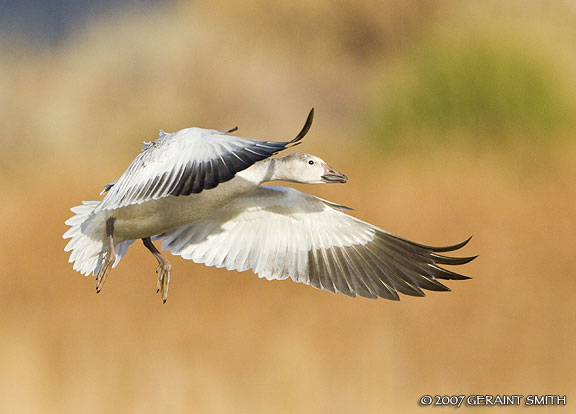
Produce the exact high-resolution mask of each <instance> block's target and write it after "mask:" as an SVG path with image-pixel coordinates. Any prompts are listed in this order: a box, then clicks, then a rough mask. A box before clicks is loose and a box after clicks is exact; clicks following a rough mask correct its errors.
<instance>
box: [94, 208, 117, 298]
mask: <svg viewBox="0 0 576 414" xmlns="http://www.w3.org/2000/svg"><path fill="white" fill-rule="evenodd" d="M114 220H115V219H114V217H110V218H109V219H108V220H107V221H106V242H105V243H106V244H107V246H106V255H105V256H104V263H102V266H101V267H100V271H99V272H98V274H97V275H96V293H100V291H101V290H102V285H103V284H104V282H105V281H106V278H107V277H108V274H109V273H110V269H111V268H112V265H113V264H114V262H115V261H116V252H115V251H114Z"/></svg>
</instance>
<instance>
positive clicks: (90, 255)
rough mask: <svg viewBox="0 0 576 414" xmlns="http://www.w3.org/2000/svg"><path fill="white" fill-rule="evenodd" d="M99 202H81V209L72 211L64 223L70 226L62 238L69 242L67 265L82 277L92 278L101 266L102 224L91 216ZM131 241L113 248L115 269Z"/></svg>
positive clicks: (99, 216) (96, 215)
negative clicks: (71, 214) (71, 266)
mask: <svg viewBox="0 0 576 414" xmlns="http://www.w3.org/2000/svg"><path fill="white" fill-rule="evenodd" d="M99 203H100V202H99V201H83V202H82V205H80V206H76V207H72V208H71V211H72V212H73V213H75V215H73V216H72V217H70V218H69V219H68V220H66V222H65V224H66V225H68V226H70V228H69V229H68V231H66V233H64V235H63V236H62V238H64V239H70V241H69V242H68V244H67V245H66V247H65V248H64V251H65V252H71V253H70V258H69V260H68V262H70V263H73V264H74V265H73V269H74V270H76V271H77V272H80V273H81V274H83V275H85V276H90V275H96V274H98V271H99V270H100V267H101V266H102V264H103V262H104V255H105V250H104V246H105V244H104V242H105V234H104V228H105V220H104V217H103V214H102V213H94V210H95V208H96V206H97V205H98V204H99ZM133 242H134V240H126V241H123V242H121V243H118V244H116V245H115V246H114V250H115V253H116V261H115V262H114V265H113V266H112V267H116V266H117V265H118V263H119V262H120V259H122V257H123V256H124V255H125V254H126V252H127V251H128V247H129V246H130V245H131V244H132V243H133Z"/></svg>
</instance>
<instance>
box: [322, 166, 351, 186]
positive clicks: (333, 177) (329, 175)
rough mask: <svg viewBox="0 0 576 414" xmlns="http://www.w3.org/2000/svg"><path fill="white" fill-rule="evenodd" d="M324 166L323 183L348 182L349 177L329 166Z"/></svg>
mask: <svg viewBox="0 0 576 414" xmlns="http://www.w3.org/2000/svg"><path fill="white" fill-rule="evenodd" d="M322 166H323V167H324V175H323V176H322V181H324V182H325V183H345V182H346V181H348V177H346V176H345V175H344V174H342V173H339V172H338V171H336V170H335V169H334V168H332V167H330V166H329V165H328V164H324V163H323V164H322Z"/></svg>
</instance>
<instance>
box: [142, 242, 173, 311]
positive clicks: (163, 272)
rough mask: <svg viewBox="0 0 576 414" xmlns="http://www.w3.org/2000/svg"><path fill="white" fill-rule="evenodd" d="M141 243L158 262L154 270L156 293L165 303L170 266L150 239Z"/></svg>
mask: <svg viewBox="0 0 576 414" xmlns="http://www.w3.org/2000/svg"><path fill="white" fill-rule="evenodd" d="M142 242H143V243H144V246H146V248H147V249H148V250H150V252H151V253H152V254H153V255H154V257H155V258H156V260H157V261H158V268H157V269H156V273H157V274H158V284H157V289H156V292H160V293H161V294H162V302H164V303H166V299H168V285H169V284H170V271H171V270H172V265H171V264H170V262H169V261H168V260H166V259H165V258H164V256H162V254H161V253H160V252H159V251H158V249H156V246H154V244H153V243H152V240H150V237H145V238H143V239H142Z"/></svg>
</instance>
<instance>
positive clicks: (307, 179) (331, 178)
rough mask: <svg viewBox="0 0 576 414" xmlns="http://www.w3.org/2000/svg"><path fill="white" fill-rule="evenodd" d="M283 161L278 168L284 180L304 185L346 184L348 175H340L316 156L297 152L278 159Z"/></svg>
mask: <svg viewBox="0 0 576 414" xmlns="http://www.w3.org/2000/svg"><path fill="white" fill-rule="evenodd" d="M277 161H281V162H280V165H278V168H279V169H280V170H281V174H280V175H281V176H282V179H283V180H285V181H293V182H297V183H302V184H326V183H345V182H346V181H347V180H348V177H346V175H344V174H342V173H339V172H338V171H336V170H335V169H334V168H332V167H330V166H329V165H328V164H326V162H325V161H324V160H323V159H322V158H320V157H317V156H315V155H311V154H305V153H302V152H297V153H295V154H291V155H288V156H286V157H282V158H278V159H277Z"/></svg>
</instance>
